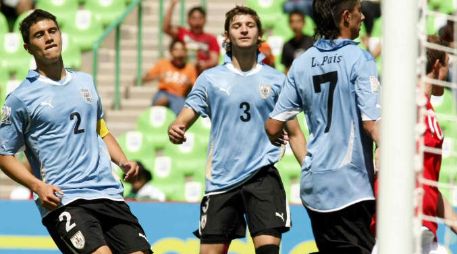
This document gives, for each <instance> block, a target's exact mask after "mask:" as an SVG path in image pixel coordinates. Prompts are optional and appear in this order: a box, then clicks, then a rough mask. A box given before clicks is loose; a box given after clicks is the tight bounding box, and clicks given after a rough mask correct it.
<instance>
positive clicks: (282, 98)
mask: <svg viewBox="0 0 457 254" xmlns="http://www.w3.org/2000/svg"><path fill="white" fill-rule="evenodd" d="M297 77H298V74H297V72H296V71H295V68H293V67H292V69H291V70H290V71H289V75H287V79H286V80H285V84H284V86H283V88H282V90H281V93H280V94H279V98H278V101H277V102H276V105H275V108H274V110H273V112H271V113H270V117H271V118H273V119H276V120H279V121H283V122H285V121H288V120H290V119H292V118H294V117H295V115H297V114H298V113H300V111H301V110H302V108H303V105H302V104H303V103H302V102H303V100H302V98H301V96H300V91H299V90H298V88H297Z"/></svg>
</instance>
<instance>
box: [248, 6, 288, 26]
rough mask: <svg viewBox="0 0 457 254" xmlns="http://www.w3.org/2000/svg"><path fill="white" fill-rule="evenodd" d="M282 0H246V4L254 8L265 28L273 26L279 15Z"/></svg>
mask: <svg viewBox="0 0 457 254" xmlns="http://www.w3.org/2000/svg"><path fill="white" fill-rule="evenodd" d="M283 3H284V0H247V1H246V5H247V6H248V7H250V8H252V9H254V10H256V12H257V14H258V15H259V17H260V20H262V25H263V27H264V28H265V29H269V28H273V27H274V26H275V24H276V22H277V21H278V19H279V18H280V17H281V15H283V14H282V12H281V11H280V10H282V6H283Z"/></svg>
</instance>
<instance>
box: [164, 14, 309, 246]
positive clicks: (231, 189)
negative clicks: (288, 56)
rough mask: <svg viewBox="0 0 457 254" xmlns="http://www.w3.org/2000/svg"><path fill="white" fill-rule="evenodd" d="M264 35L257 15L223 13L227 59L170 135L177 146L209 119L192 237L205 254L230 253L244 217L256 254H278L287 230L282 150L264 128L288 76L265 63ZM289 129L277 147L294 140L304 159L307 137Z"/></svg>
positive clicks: (196, 90)
mask: <svg viewBox="0 0 457 254" xmlns="http://www.w3.org/2000/svg"><path fill="white" fill-rule="evenodd" d="M261 31H262V26H261V22H260V20H259V17H258V16H257V13H256V12H255V11H254V10H252V9H249V8H247V7H240V6H237V7H235V8H233V9H232V10H230V11H228V12H227V13H226V20H225V46H226V49H227V55H226V57H225V61H224V63H223V64H222V65H220V66H217V67H214V68H212V69H209V70H206V71H204V72H203V73H202V74H201V75H200V76H199V78H198V79H197V81H196V84H195V86H194V87H193V89H192V91H191V92H190V94H189V95H188V97H187V100H186V104H185V107H184V109H183V110H182V111H181V112H180V114H179V115H178V117H177V119H176V120H175V121H174V122H173V123H172V124H171V125H170V128H169V131H168V135H169V138H170V141H171V142H173V143H175V144H180V143H182V142H184V141H185V140H186V137H185V132H186V130H187V129H189V128H190V126H191V125H192V123H194V122H195V120H196V119H197V118H198V116H199V115H201V116H203V117H209V118H210V119H211V137H210V143H209V146H208V162H207V168H206V194H205V196H204V197H203V200H202V202H201V212H200V226H199V230H198V231H196V232H195V234H196V235H197V236H198V237H199V238H200V253H201V254H209V253H211V254H215V253H218V254H219V253H220V254H223V253H227V251H228V248H229V245H230V242H231V241H232V240H233V239H235V238H241V237H244V236H245V233H246V232H245V231H246V220H247V224H248V226H249V231H250V233H251V236H252V238H253V241H254V246H255V249H256V253H257V254H278V253H279V244H280V240H281V235H282V233H284V232H286V231H288V230H289V227H290V216H289V209H288V206H287V200H286V196H285V192H284V188H283V185H282V182H281V178H280V176H279V174H278V171H277V170H276V168H275V167H274V166H273V165H274V163H275V162H277V161H278V160H279V158H280V156H281V151H280V150H281V149H280V147H278V146H274V145H272V144H271V143H270V142H269V140H268V137H267V135H266V133H265V131H264V129H263V123H264V122H265V121H266V119H267V118H268V115H269V113H270V112H271V111H272V110H273V107H274V104H275V102H276V100H277V98H278V95H279V92H280V91H281V88H282V85H283V83H284V80H285V76H284V74H282V73H280V72H278V71H276V70H275V69H273V68H271V67H269V66H267V65H264V64H263V63H262V58H263V55H261V54H259V52H258V45H259V43H260V42H261V36H262V34H261ZM286 129H287V131H288V135H287V134H285V133H283V135H281V136H280V137H279V138H277V139H276V140H274V142H275V144H276V145H280V144H282V143H284V142H287V141H288V140H290V144H291V146H292V147H294V148H296V149H295V151H296V157H297V159H298V160H299V161H302V159H303V157H304V154H305V152H304V149H305V140H304V136H303V133H302V132H301V131H300V127H299V124H298V121H297V120H296V119H293V120H291V121H289V122H287V128H286ZM300 156H301V157H300ZM245 218H246V220H245Z"/></svg>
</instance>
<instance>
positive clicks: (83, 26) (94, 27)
mask: <svg viewBox="0 0 457 254" xmlns="http://www.w3.org/2000/svg"><path fill="white" fill-rule="evenodd" d="M73 17H74V18H73V19H72V20H71V22H69V23H67V25H66V27H65V28H64V29H62V30H63V31H64V32H67V33H68V34H69V36H70V37H72V40H73V42H74V43H75V44H76V45H78V47H79V48H80V50H81V51H89V50H92V47H93V45H94V43H95V42H96V41H97V39H98V38H99V37H100V36H101V34H102V33H103V27H102V25H101V24H100V23H99V22H97V21H96V20H95V18H94V15H93V13H92V12H91V11H89V10H78V11H76V13H75V14H74V16H73Z"/></svg>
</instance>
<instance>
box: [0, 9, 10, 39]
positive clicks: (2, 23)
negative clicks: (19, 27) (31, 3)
mask: <svg viewBox="0 0 457 254" xmlns="http://www.w3.org/2000/svg"><path fill="white" fill-rule="evenodd" d="M8 31H9V28H8V21H7V20H6V18H5V16H4V15H3V13H0V36H2V35H4V34H6V33H8Z"/></svg>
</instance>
